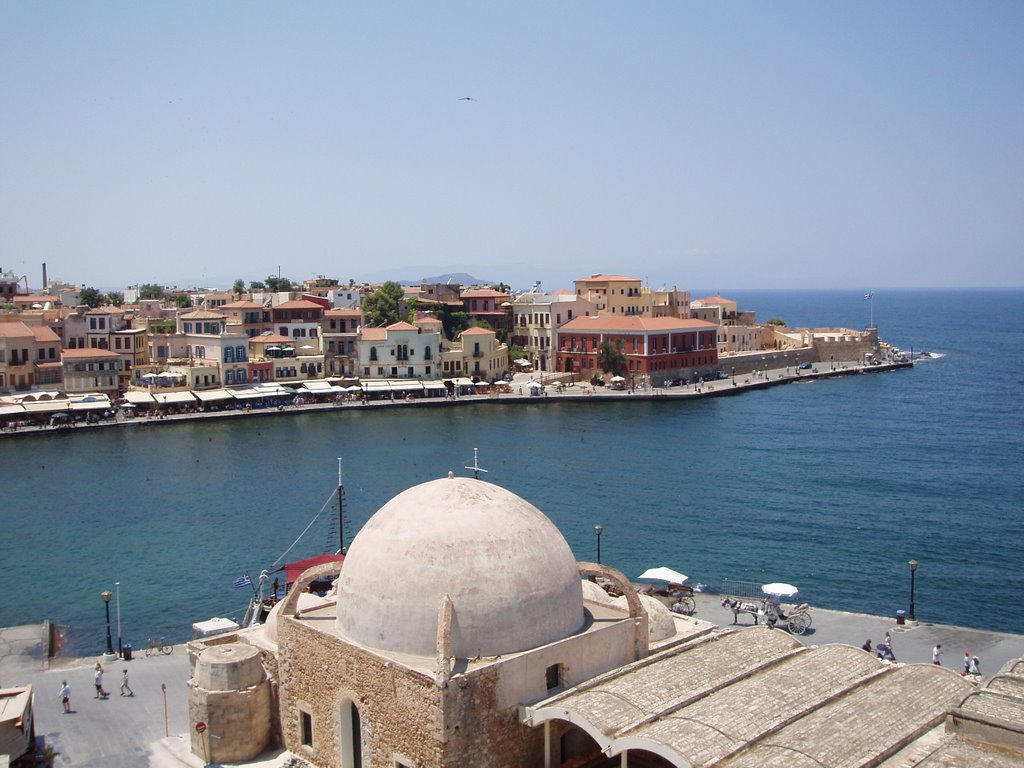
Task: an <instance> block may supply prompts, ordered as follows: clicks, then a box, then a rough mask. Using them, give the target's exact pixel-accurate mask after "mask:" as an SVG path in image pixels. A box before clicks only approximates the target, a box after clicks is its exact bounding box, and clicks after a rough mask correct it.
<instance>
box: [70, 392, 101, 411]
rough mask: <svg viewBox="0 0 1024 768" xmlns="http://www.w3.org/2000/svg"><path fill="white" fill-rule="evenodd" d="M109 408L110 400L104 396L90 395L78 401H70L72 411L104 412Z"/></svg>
mask: <svg viewBox="0 0 1024 768" xmlns="http://www.w3.org/2000/svg"><path fill="white" fill-rule="evenodd" d="M109 407H110V398H109V397H107V396H106V395H90V396H89V397H83V398H81V399H80V400H72V401H71V410H72V411H105V410H107V409H108V408H109Z"/></svg>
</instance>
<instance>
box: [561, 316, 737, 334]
mask: <svg viewBox="0 0 1024 768" xmlns="http://www.w3.org/2000/svg"><path fill="white" fill-rule="evenodd" d="M717 328H718V326H717V325H715V324H714V323H708V322H705V321H703V320H680V319H679V318H678V317H639V316H636V315H629V316H626V317H615V316H612V315H596V316H589V317H576V318H573V319H572V320H570V321H569V322H567V323H566V324H565V325H563V326H561V327H560V328H559V329H558V331H559V333H564V332H566V331H569V332H572V331H575V332H577V333H579V332H583V333H616V332H629V333H657V332H672V331H702V330H703V331H710V330H712V329H715V330H717Z"/></svg>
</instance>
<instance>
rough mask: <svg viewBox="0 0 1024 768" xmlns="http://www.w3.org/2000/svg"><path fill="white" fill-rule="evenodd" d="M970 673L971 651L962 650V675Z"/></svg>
mask: <svg viewBox="0 0 1024 768" xmlns="http://www.w3.org/2000/svg"><path fill="white" fill-rule="evenodd" d="M969 674H971V652H970V651H964V675H969Z"/></svg>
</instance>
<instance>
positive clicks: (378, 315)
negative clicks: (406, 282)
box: [363, 280, 452, 339]
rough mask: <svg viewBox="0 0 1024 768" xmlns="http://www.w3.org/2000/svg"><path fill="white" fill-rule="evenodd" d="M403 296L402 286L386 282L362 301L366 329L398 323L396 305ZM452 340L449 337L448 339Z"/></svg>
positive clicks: (390, 281)
mask: <svg viewBox="0 0 1024 768" xmlns="http://www.w3.org/2000/svg"><path fill="white" fill-rule="evenodd" d="M404 295H405V291H403V290H402V286H401V285H399V284H398V283H396V282H394V281H393V280H388V281H387V282H386V283H384V284H383V285H382V286H381V287H380V288H378V289H377V290H376V291H374V292H373V293H371V294H370V295H369V296H367V297H366V298H364V299H363V317H364V318H365V319H366V327H368V328H373V327H376V326H378V325H391V324H392V323H397V322H398V303H399V302H400V301H401V300H402V297H403V296H404ZM448 338H449V339H450V338H452V337H451V336H449V337H448Z"/></svg>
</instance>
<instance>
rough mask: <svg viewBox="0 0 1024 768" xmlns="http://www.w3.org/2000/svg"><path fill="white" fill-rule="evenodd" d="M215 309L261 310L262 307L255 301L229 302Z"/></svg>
mask: <svg viewBox="0 0 1024 768" xmlns="http://www.w3.org/2000/svg"><path fill="white" fill-rule="evenodd" d="M217 309H263V305H262V304H260V303H259V302H257V301H246V300H242V301H229V302H228V303H227V304H221V305H220V306H219V307H217Z"/></svg>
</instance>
